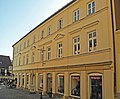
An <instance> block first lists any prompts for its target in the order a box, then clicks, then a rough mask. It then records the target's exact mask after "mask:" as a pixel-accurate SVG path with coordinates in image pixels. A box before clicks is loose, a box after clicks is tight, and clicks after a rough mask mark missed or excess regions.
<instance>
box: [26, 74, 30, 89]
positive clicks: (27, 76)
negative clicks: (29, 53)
mask: <svg viewBox="0 0 120 99" xmlns="http://www.w3.org/2000/svg"><path fill="white" fill-rule="evenodd" d="M26 85H27V87H28V86H29V74H27V75H26Z"/></svg>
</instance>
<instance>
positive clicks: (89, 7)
mask: <svg viewBox="0 0 120 99" xmlns="http://www.w3.org/2000/svg"><path fill="white" fill-rule="evenodd" d="M87 10H88V11H87V12H88V15H89V14H92V13H94V12H95V1H92V2H90V3H88V5H87Z"/></svg>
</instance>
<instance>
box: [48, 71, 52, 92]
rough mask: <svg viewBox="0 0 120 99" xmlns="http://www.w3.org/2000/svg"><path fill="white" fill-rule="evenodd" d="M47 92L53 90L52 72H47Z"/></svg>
mask: <svg viewBox="0 0 120 99" xmlns="http://www.w3.org/2000/svg"><path fill="white" fill-rule="evenodd" d="M47 92H52V74H50V73H49V74H47Z"/></svg>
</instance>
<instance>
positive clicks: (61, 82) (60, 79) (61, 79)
mask: <svg viewBox="0 0 120 99" xmlns="http://www.w3.org/2000/svg"><path fill="white" fill-rule="evenodd" d="M58 92H60V93H64V76H63V75H59V76H58Z"/></svg>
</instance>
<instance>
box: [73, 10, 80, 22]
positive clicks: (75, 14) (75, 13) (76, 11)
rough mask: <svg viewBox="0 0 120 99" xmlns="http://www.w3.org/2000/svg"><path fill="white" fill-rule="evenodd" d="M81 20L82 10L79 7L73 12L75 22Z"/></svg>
mask: <svg viewBox="0 0 120 99" xmlns="http://www.w3.org/2000/svg"><path fill="white" fill-rule="evenodd" d="M78 20H80V10H79V9H77V10H75V11H74V12H73V22H76V21H78Z"/></svg>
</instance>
